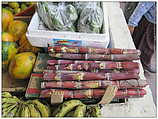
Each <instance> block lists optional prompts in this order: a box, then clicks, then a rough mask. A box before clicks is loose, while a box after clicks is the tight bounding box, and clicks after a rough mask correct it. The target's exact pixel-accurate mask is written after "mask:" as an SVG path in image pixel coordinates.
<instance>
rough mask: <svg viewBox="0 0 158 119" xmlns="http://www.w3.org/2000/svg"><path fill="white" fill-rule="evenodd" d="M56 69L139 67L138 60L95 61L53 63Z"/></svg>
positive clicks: (79, 69) (78, 69)
mask: <svg viewBox="0 0 158 119" xmlns="http://www.w3.org/2000/svg"><path fill="white" fill-rule="evenodd" d="M53 66H54V67H55V68H56V70H70V71H94V70H104V69H127V70H130V69H135V68H139V64H138V63H137V62H111V61H109V62H98V63H97V62H95V63H75V64H62V65H53Z"/></svg>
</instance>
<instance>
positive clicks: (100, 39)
mask: <svg viewBox="0 0 158 119" xmlns="http://www.w3.org/2000/svg"><path fill="white" fill-rule="evenodd" d="M104 4H105V3H104V2H103V4H102V8H103V13H104V23H103V30H102V31H103V33H101V34H94V33H79V32H70V31H50V30H48V29H47V28H45V26H44V25H43V23H42V22H41V20H40V18H39V16H38V14H37V12H36V13H35V14H34V15H33V17H32V19H31V22H30V24H29V27H28V30H27V33H26V36H27V38H28V40H29V42H30V43H31V45H33V46H36V47H48V44H49V45H54V44H56V43H59V42H60V43H61V42H66V43H70V44H71V45H75V46H89V47H101V48H106V47H107V46H108V44H109V41H110V38H109V24H108V13H107V9H106V7H105V5H104ZM76 44H77V45H76Z"/></svg>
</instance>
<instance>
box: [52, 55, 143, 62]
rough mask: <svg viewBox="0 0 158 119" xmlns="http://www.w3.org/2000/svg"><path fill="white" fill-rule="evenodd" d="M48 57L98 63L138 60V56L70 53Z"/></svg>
mask: <svg viewBox="0 0 158 119" xmlns="http://www.w3.org/2000/svg"><path fill="white" fill-rule="evenodd" d="M49 56H51V57H52V58H56V59H69V60H94V61H95V60H99V61H132V60H138V59H139V58H140V57H139V55H138V54H111V55H103V54H71V53H49Z"/></svg>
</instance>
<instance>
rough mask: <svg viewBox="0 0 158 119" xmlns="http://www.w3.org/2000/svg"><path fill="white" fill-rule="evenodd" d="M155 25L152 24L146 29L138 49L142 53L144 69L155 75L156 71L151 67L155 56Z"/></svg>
mask: <svg viewBox="0 0 158 119" xmlns="http://www.w3.org/2000/svg"><path fill="white" fill-rule="evenodd" d="M155 28H156V27H155V25H154V24H152V23H149V24H148V27H147V29H146V32H145V33H144V35H143V37H142V40H141V42H140V44H139V46H138V49H140V51H141V56H140V58H141V62H142V65H143V67H144V69H146V70H148V71H150V72H152V73H155V72H156V71H155V69H153V68H152V67H151V65H150V64H151V58H152V56H153V54H154V50H155V35H156V34H155V32H156V29H155Z"/></svg>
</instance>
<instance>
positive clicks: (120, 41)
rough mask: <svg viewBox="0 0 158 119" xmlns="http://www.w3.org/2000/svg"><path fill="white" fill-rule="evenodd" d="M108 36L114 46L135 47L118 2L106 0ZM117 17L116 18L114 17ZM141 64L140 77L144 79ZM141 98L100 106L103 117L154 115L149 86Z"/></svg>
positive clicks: (154, 108)
mask: <svg viewBox="0 0 158 119" xmlns="http://www.w3.org/2000/svg"><path fill="white" fill-rule="evenodd" d="M107 6H108V13H109V14H108V16H109V19H110V20H109V25H110V26H109V27H110V36H111V40H112V46H113V47H114V48H135V46H134V43H133V41H132V37H131V35H130V32H129V30H128V27H127V24H126V21H125V18H124V15H123V12H122V10H121V8H120V6H119V3H118V2H108V3H107ZM116 18H117V19H116ZM143 72H144V71H143V68H142V66H141V67H140V77H141V78H142V79H144V80H145V77H144V73H143ZM145 90H146V91H147V95H145V96H144V97H143V98H132V99H128V101H127V102H126V103H124V104H107V105H105V106H103V108H102V114H103V117H156V107H155V104H154V102H153V97H152V93H151V90H150V88H149V86H147V87H146V88H145Z"/></svg>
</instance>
